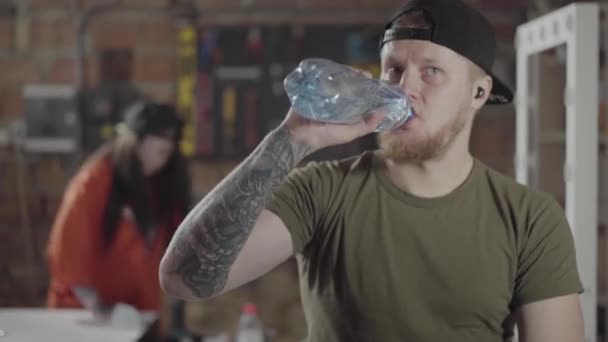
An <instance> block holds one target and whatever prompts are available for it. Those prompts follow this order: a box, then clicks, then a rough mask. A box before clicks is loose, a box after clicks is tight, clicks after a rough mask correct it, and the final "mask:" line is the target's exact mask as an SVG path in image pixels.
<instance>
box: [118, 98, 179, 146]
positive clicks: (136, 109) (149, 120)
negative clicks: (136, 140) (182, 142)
mask: <svg viewBox="0 0 608 342" xmlns="http://www.w3.org/2000/svg"><path fill="white" fill-rule="evenodd" d="M123 124H124V125H125V126H126V127H127V128H129V129H130V130H131V131H133V132H134V133H135V134H137V136H138V137H140V138H142V137H144V136H146V135H157V136H165V137H167V138H171V139H173V140H175V141H178V140H179V139H180V138H181V130H182V126H183V122H182V120H181V118H180V117H179V116H178V114H177V112H176V111H175V109H174V108H173V107H172V106H170V105H168V104H163V103H154V102H148V101H138V102H135V103H134V104H132V105H131V106H130V107H129V108H128V109H127V110H126V112H125V118H124V120H123Z"/></svg>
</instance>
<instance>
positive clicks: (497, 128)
mask: <svg viewBox="0 0 608 342" xmlns="http://www.w3.org/2000/svg"><path fill="white" fill-rule="evenodd" d="M514 144H515V121H514V115H513V113H509V112H504V113H500V112H499V113H491V114H485V113H480V114H479V116H478V117H477V119H476V122H475V125H474V126H473V131H472V132H471V152H472V153H473V154H474V155H475V156H476V157H478V158H480V159H481V160H498V159H501V158H513V153H514Z"/></svg>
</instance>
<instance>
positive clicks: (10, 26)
mask: <svg viewBox="0 0 608 342" xmlns="http://www.w3.org/2000/svg"><path fill="white" fill-rule="evenodd" d="M14 34H15V31H14V22H13V21H12V20H6V19H0V50H2V51H6V50H12V48H13V35H14Z"/></svg>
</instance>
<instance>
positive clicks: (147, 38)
mask: <svg viewBox="0 0 608 342" xmlns="http://www.w3.org/2000/svg"><path fill="white" fill-rule="evenodd" d="M468 2H469V3H471V4H472V5H474V6H475V7H477V8H479V9H480V10H481V11H482V12H483V13H484V14H485V15H486V16H487V17H488V18H489V19H490V21H491V22H492V24H493V25H494V26H495V29H496V33H497V39H498V49H497V53H498V57H497V61H496V64H495V71H496V73H497V74H498V75H499V76H501V77H502V79H504V80H506V81H507V82H508V83H509V84H510V85H511V86H512V87H513V86H514V84H515V68H516V65H515V45H514V39H515V30H516V28H517V26H518V25H520V24H522V23H524V22H526V21H529V20H531V19H534V18H536V17H538V16H541V15H543V14H546V13H548V12H550V11H552V10H554V9H557V8H559V7H562V6H564V5H567V4H569V3H570V2H571V1H558V0H536V1H533V0H470V1H468ZM401 3H402V1H400V0H356V1H355V0H331V1H328V0H191V1H186V0H117V1H108V0H14V1H10V0H8V1H7V0H0V307H3V308H42V307H44V306H45V304H46V302H45V301H46V294H47V289H48V283H49V272H48V267H47V263H46V260H45V248H46V244H47V241H48V237H49V231H50V227H51V225H52V222H53V220H54V217H55V214H56V212H57V208H58V206H59V204H60V202H61V199H62V196H63V193H64V189H65V186H66V184H67V182H68V181H69V180H70V178H71V177H72V176H73V175H74V173H75V172H76V171H77V170H78V168H79V167H80V166H81V164H82V162H83V160H84V159H85V158H86V156H88V155H89V154H90V153H91V152H92V151H94V150H95V149H97V148H98V147H99V146H101V145H102V144H103V143H104V142H106V141H107V140H108V139H110V138H111V137H112V136H113V134H114V126H115V124H116V123H118V122H119V121H120V119H121V118H122V115H123V112H124V110H125V108H126V107H127V106H128V105H130V104H132V103H133V102H134V101H136V100H138V99H149V100H153V101H158V102H166V103H170V104H173V105H174V106H175V107H176V108H177V110H178V112H179V113H180V115H182V117H183V119H184V121H185V126H184V131H183V139H182V141H181V142H180V148H181V150H182V152H183V153H184V155H185V156H186V157H187V160H188V165H189V170H190V172H191V176H192V191H193V195H194V197H195V199H200V198H202V197H203V196H204V195H205V194H206V193H207V192H208V191H210V190H211V188H212V187H213V186H214V185H215V184H216V183H217V182H218V181H220V180H221V179H222V178H223V177H224V176H226V175H227V174H228V173H229V172H230V171H231V170H232V169H233V168H234V167H235V166H236V165H237V164H238V163H239V162H240V161H241V160H242V158H243V157H245V156H246V155H247V154H248V153H249V152H251V150H252V149H253V148H254V147H255V146H256V145H257V144H258V143H259V142H260V140H261V139H262V138H263V137H264V135H265V134H266V133H267V132H268V131H269V130H271V129H272V128H274V127H276V125H277V124H278V123H279V122H280V121H281V120H282V119H283V117H284V115H285V113H286V111H287V109H288V108H289V101H288V99H287V98H286V96H285V93H284V90H283V78H284V77H285V76H286V75H287V74H288V73H289V72H290V71H291V70H293V68H294V67H295V66H296V65H297V64H298V63H299V62H300V61H301V60H302V59H303V58H306V57H325V58H329V59H332V60H335V61H338V62H341V63H345V64H349V65H352V66H356V67H360V68H363V69H367V70H369V71H371V72H372V73H373V74H374V75H375V76H377V75H378V72H379V59H378V49H377V47H378V38H379V36H380V34H381V32H382V28H383V25H384V22H385V21H386V19H387V18H388V17H389V16H390V15H391V14H392V13H393V11H394V10H395V9H396V8H397V7H398V6H399V5H400V4H401ZM601 18H602V30H603V28H604V27H606V25H607V24H606V19H605V16H604V15H602V17H601ZM602 37H604V33H602ZM602 41H604V38H602ZM605 47H606V46H605V45H602V49H604V48H605ZM603 56H604V55H603V53H602V55H601V58H600V61H601V65H600V68H601V74H600V79H601V82H600V85H601V87H600V96H601V103H600V108H599V110H600V122H599V123H598V125H599V127H600V128H599V129H600V130H603V129H604V127H605V124H604V119H605V109H604V107H605V104H604V102H603V101H604V99H605V96H604V95H605V93H606V89H605V87H604V86H603V84H604V83H605V80H606V72H605V69H604V57H603ZM535 61H536V63H538V64H537V66H538V70H539V74H538V77H541V78H542V84H543V85H546V86H543V87H539V88H538V89H539V92H538V93H537V94H536V97H535V98H536V101H537V102H538V103H540V106H541V107H542V108H545V110H544V111H543V112H542V113H543V115H544V116H543V120H545V121H543V122H544V124H545V125H546V126H547V127H549V126H551V127H558V128H560V127H561V129H563V127H564V123H563V121H564V120H563V118H564V112H563V110H564V109H563V102H561V101H556V100H555V99H559V98H560V96H562V97H563V84H564V80H565V62H564V58H563V56H562V55H560V50H559V49H554V50H551V51H549V52H546V53H543V54H542V55H540V56H539V57H538V58H537V59H536V60H535ZM556 102H557V104H556ZM543 106H544V107H543ZM515 133H516V132H515V108H514V107H513V105H510V106H503V107H492V108H490V107H488V108H486V109H484V110H483V111H482V113H481V114H480V115H479V116H478V118H477V121H476V124H475V128H474V131H473V137H472V144H471V149H472V151H473V154H474V155H475V156H476V157H478V158H479V159H481V160H482V161H484V162H485V163H487V164H488V165H490V166H492V167H494V168H495V169H497V170H499V171H501V172H503V173H505V174H507V175H510V176H513V175H514V162H513V160H514V152H515ZM554 138H555V137H554ZM554 140H555V139H554ZM559 143H563V141H561V140H560V139H557V144H559ZM374 146H375V139H374V137H373V136H368V137H364V138H362V139H360V140H358V141H355V142H353V143H351V144H348V145H344V146H339V147H335V148H332V149H329V150H325V151H321V152H319V153H317V154H316V155H314V156H313V157H311V158H312V159H323V158H337V157H342V156H348V155H351V154H355V153H358V152H360V151H362V150H364V149H370V148H374ZM548 151H549V152H547V153H545V154H544V156H545V158H546V159H544V164H543V165H545V168H544V169H542V170H541V171H540V172H541V173H540V177H539V179H540V180H539V184H537V185H538V186H539V187H540V188H542V189H544V190H547V191H550V192H551V193H553V194H554V195H555V196H556V198H558V200H560V202H562V203H563V200H564V186H563V180H562V179H561V178H560V177H562V175H561V172H555V170H556V169H559V168H560V167H561V166H560V165H561V164H560V163H563V159H564V156H563V152H560V151H561V149H559V150H556V149H551V147H548ZM603 151H604V150H603V145H602V146H601V150H600V158H602V157H603V153H604V152H603ZM600 164H601V163H600ZM560 170H561V169H560ZM600 175H602V173H601V172H600ZM600 177H602V176H600ZM600 181H601V180H600ZM600 190H601V189H600ZM601 204H602V203H600V211H602V209H603V208H602V207H601ZM604 209H606V208H604ZM600 221H601V220H600ZM599 228H600V229H599V230H598V246H599V248H598V256H599V259H598V272H599V274H598V288H599V291H600V296H601V295H602V293H603V291H605V282H604V278H605V275H604V273H605V272H604V269H605V267H606V263H605V259H606V258H607V256H606V255H605V251H604V249H605V247H604V243H603V241H604V240H603V239H604V226H603V224H602V222H600V227H599ZM298 291H299V290H298V278H297V271H296V268H295V265H294V263H293V261H289V262H287V263H286V264H284V265H281V266H280V267H278V268H277V269H275V270H274V271H272V272H271V273H269V274H268V275H266V276H265V277H263V278H261V279H259V280H257V281H255V282H253V283H251V284H249V285H247V286H245V287H243V288H241V289H239V290H236V291H233V292H231V293H229V294H227V295H225V296H222V297H220V298H217V299H214V300H211V301H209V302H205V303H189V304H184V305H181V306H176V305H174V303H170V301H169V300H168V299H167V300H166V305H164V307H163V312H162V314H161V317H163V322H164V324H165V325H166V326H168V327H169V328H167V329H169V330H170V329H182V330H184V331H186V332H187V333H188V334H192V335H214V334H218V333H222V332H229V331H231V330H232V329H233V328H234V326H235V324H236V322H237V321H238V319H239V315H240V313H241V312H240V310H241V306H242V304H243V303H244V302H247V301H249V302H254V303H256V304H257V305H258V307H259V312H260V315H261V318H262V321H263V323H264V325H265V326H266V327H268V328H269V329H272V330H273V331H274V336H275V338H274V339H273V341H275V340H276V341H298V340H301V339H302V338H303V337H305V336H306V324H305V321H304V316H303V313H302V310H301V306H300V301H299V293H298ZM604 304H605V303H602V302H601V301H600V305H599V307H598V310H599V311H598V312H599V313H600V317H599V318H598V322H599V324H598V329H599V330H600V331H599V334H600V335H601V336H603V329H604V325H603V323H602V322H603V318H602V317H603V316H602V315H603V305H604ZM1 328H2V326H1V322H0V329H1Z"/></svg>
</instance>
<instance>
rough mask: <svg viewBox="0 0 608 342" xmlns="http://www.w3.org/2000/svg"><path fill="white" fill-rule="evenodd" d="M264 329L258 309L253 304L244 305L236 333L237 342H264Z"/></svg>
mask: <svg viewBox="0 0 608 342" xmlns="http://www.w3.org/2000/svg"><path fill="white" fill-rule="evenodd" d="M264 341H265V335H264V327H263V325H262V322H261V321H260V318H259V317H258V309H257V307H256V306H255V304H253V303H246V304H245V305H243V311H242V313H241V318H240V319H239V324H238V328H237V332H236V342H264Z"/></svg>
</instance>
